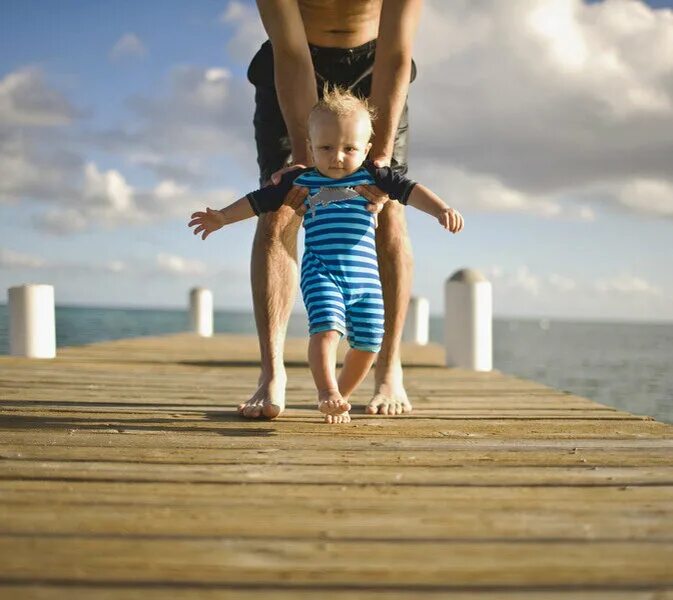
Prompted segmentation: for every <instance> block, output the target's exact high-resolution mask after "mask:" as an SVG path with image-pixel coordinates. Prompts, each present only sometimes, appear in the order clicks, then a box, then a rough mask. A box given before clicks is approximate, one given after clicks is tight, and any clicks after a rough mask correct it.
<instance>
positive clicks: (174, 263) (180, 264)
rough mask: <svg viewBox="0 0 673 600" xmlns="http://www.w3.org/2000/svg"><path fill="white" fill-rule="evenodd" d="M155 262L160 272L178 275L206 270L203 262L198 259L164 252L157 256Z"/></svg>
mask: <svg viewBox="0 0 673 600" xmlns="http://www.w3.org/2000/svg"><path fill="white" fill-rule="evenodd" d="M156 264H157V267H158V268H159V270H160V271H161V272H164V273H172V274H178V275H203V274H205V273H206V272H207V270H208V269H207V267H206V265H205V263H203V262H201V261H199V260H189V259H187V258H183V257H182V256H175V255H173V254H165V253H161V254H159V255H158V256H157V261H156Z"/></svg>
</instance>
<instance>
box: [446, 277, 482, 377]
mask: <svg viewBox="0 0 673 600" xmlns="http://www.w3.org/2000/svg"><path fill="white" fill-rule="evenodd" d="M492 321H493V288H492V286H491V283H490V282H489V281H487V280H486V278H485V277H484V276H483V275H482V274H481V273H479V272H478V271H473V270H472V269H462V270H460V271H456V272H455V273H454V274H453V275H452V276H451V277H450V278H449V279H447V281H446V284H445V287H444V341H445V348H446V366H447V367H463V368H465V369H472V370H473V371H490V370H491V369H492V368H493V333H492Z"/></svg>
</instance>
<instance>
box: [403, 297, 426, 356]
mask: <svg viewBox="0 0 673 600" xmlns="http://www.w3.org/2000/svg"><path fill="white" fill-rule="evenodd" d="M429 326H430V303H429V302H428V301H427V299H426V298H419V297H413V298H411V300H410V301H409V311H408V312H407V320H406V321H405V322H404V330H403V331H402V340H403V341H405V342H411V343H412V344H420V345H421V346H425V345H426V344H427V343H428V330H429Z"/></svg>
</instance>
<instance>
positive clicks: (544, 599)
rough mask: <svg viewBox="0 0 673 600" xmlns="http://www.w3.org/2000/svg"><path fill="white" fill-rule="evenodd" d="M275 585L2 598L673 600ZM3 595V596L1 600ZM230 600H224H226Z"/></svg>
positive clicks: (75, 589)
mask: <svg viewBox="0 0 673 600" xmlns="http://www.w3.org/2000/svg"><path fill="white" fill-rule="evenodd" d="M282 585H283V584H277V583H276V584H273V585H270V586H264V585H261V584H257V583H255V582H249V583H247V584H242V585H239V586H238V587H235V586H231V585H212V584H211V585H198V584H196V585H193V586H189V585H184V584H181V585H176V584H173V585H161V584H157V585H152V586H149V585H146V584H145V585H142V586H135V587H134V586H133V584H119V583H115V585H114V586H113V585H110V584H107V585H106V584H103V585H98V586H96V585H87V584H82V585H79V584H61V585H57V584H54V583H50V584H41V585H30V584H27V585H26V584H4V585H3V584H1V583H0V597H2V598H4V597H7V598H11V599H12V600H63V598H68V599H69V600H91V599H94V600H119V599H122V600H166V598H170V599H171V600H221V599H222V598H223V597H226V598H227V600H259V599H266V598H273V599H274V600H315V598H320V599H321V600H323V599H328V600H381V599H382V598H385V600H409V598H412V597H413V598H422V599H424V600H435V599H445V598H446V597H447V593H450V594H451V600H577V599H578V598H579V597H580V596H579V594H581V598H582V600H673V591H666V590H664V589H661V588H659V589H655V590H651V591H643V590H638V589H632V590H628V591H619V590H615V589H610V590H609V591H600V590H595V589H587V588H572V589H569V590H567V591H561V592H559V591H549V590H545V589H541V588H537V589H536V588H532V589H523V588H518V589H517V590H516V591H511V589H506V588H502V587H501V588H496V589H490V590H487V589H484V586H481V587H479V586H473V587H471V588H469V591H465V588H463V589H462V590H461V589H460V588H456V587H455V586H453V587H445V588H444V589H441V590H437V589H434V590H433V589H425V590H420V589H418V588H414V589H407V590H403V591H399V590H395V589H385V588H379V589H371V588H370V589H366V588H362V587H357V586H341V587H338V586H324V585H323V586H303V587H300V586H291V585H284V586H283V587H281V586H282ZM3 594H4V595H3ZM223 594H226V596H223Z"/></svg>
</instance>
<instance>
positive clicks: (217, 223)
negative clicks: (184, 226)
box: [189, 208, 226, 240]
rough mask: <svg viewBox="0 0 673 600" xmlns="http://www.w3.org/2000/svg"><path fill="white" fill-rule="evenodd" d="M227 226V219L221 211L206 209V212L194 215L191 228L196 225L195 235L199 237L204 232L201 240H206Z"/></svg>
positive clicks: (190, 223) (190, 224)
mask: <svg viewBox="0 0 673 600" xmlns="http://www.w3.org/2000/svg"><path fill="white" fill-rule="evenodd" d="M225 224H226V219H225V218H224V215H223V214H222V213H221V212H220V211H219V210H213V209H212V208H206V212H195V213H193V214H192V220H191V221H190V222H189V227H192V226H194V225H196V227H195V228H194V235H199V233H201V232H203V235H202V236H201V239H202V240H205V239H206V238H207V237H208V236H209V235H210V234H211V233H213V231H217V230H218V229H220V227H222V226H224V225H225Z"/></svg>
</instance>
